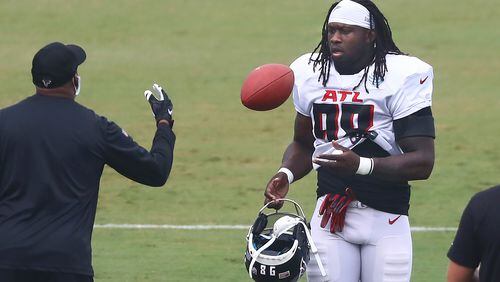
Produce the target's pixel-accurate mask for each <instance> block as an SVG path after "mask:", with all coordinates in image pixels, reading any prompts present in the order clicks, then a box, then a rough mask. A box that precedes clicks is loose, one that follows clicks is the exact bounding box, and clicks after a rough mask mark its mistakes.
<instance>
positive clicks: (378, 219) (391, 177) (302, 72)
mask: <svg viewBox="0 0 500 282" xmlns="http://www.w3.org/2000/svg"><path fill="white" fill-rule="evenodd" d="M291 68H292V69H293V71H294V74H295V84H294V89H293V100H294V104H295V109H296V111H297V115H296V118H295V128H294V137H293V141H292V142H291V144H290V145H289V146H288V148H287V149H286V151H285V153H284V156H283V161H282V165H281V168H280V169H279V170H278V172H277V173H276V174H275V175H274V176H273V177H272V178H271V180H270V181H269V183H268V185H267V187H266V190H265V201H266V202H269V201H273V203H272V206H273V207H274V208H277V209H278V208H280V206H281V204H282V203H281V202H280V201H278V199H280V198H284V197H285V196H286V194H287V193H288V189H289V185H290V184H291V183H292V182H293V181H294V180H297V179H300V178H302V177H304V176H305V175H306V174H308V173H309V172H310V171H311V170H312V169H313V168H314V169H315V170H316V171H317V179H318V181H317V190H316V192H317V204H316V209H315V211H314V214H313V216H312V220H311V229H312V230H311V231H312V236H313V240H314V242H315V243H316V245H317V247H318V249H319V253H320V256H321V260H322V261H323V263H324V266H325V268H326V270H327V272H328V277H329V280H330V281H342V282H358V281H360V280H361V281H363V282H370V281H410V274H411V265H412V240H411V233H410V225H409V222H408V209H409V200H410V185H408V181H410V180H421V179H427V178H428V177H429V176H430V174H431V171H432V168H433V165H434V138H435V130H434V120H433V116H432V111H431V96H432V88H433V87H432V80H433V71H432V67H431V66H430V65H428V64H427V63H425V62H423V61H421V60H419V59H418V58H416V57H412V56H409V55H406V54H404V53H403V52H402V51H400V50H399V48H398V47H397V46H396V44H395V43H394V41H393V39H392V34H391V29H390V27H389V24H388V21H387V19H386V18H385V17H384V15H383V14H382V13H381V12H380V10H379V9H378V8H377V7H376V6H375V4H374V3H373V2H371V1H369V0H342V1H340V2H336V3H334V4H333V5H332V6H331V7H330V9H329V11H328V13H327V16H326V19H325V22H324V24H323V28H322V38H321V41H320V42H319V44H318V45H317V47H316V48H315V49H314V50H313V52H312V53H310V54H305V55H303V56H301V57H299V58H298V59H296V60H295V61H294V62H293V63H292V64H291ZM315 264H316V261H315V260H311V261H310V263H309V265H308V267H307V276H308V279H309V281H320V279H321V275H320V271H319V268H318V266H317V265H315Z"/></svg>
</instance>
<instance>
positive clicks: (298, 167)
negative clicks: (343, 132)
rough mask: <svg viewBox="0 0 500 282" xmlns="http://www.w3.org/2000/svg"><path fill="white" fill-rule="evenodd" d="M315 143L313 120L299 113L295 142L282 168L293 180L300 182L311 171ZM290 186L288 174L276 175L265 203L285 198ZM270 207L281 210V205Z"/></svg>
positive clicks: (266, 192) (265, 194) (289, 146)
mask: <svg viewBox="0 0 500 282" xmlns="http://www.w3.org/2000/svg"><path fill="white" fill-rule="evenodd" d="M313 142H314V136H313V135H312V122H311V118H310V117H307V116H304V115H302V114H300V113H297V115H296V117H295V126H294V136H293V141H292V142H291V143H290V145H288V147H287V148H286V150H285V153H284V154H283V160H282V162H281V167H282V168H286V169H288V170H290V172H291V173H292V174H293V180H298V179H300V178H302V177H304V176H305V175H307V174H308V173H309V172H310V171H311V169H312V163H311V156H312V153H313V151H314V146H313ZM289 184H290V183H289V179H288V175H287V174H286V173H284V172H278V173H276V174H275V175H274V176H273V177H271V180H269V182H268V184H267V187H266V190H265V193H264V196H265V202H266V203H267V202H269V201H273V200H275V199H279V198H284V197H285V196H286V194H287V193H288V189H289ZM270 207H275V208H280V207H281V205H280V204H279V203H277V204H270Z"/></svg>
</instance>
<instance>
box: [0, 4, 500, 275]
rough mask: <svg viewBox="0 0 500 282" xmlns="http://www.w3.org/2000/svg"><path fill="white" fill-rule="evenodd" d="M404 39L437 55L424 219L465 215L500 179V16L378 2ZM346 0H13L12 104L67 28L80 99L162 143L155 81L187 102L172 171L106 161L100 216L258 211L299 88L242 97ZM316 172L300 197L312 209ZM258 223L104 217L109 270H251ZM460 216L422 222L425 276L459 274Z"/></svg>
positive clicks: (5, 15) (181, 109)
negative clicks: (148, 176) (165, 174)
mask: <svg viewBox="0 0 500 282" xmlns="http://www.w3.org/2000/svg"><path fill="white" fill-rule="evenodd" d="M376 3H377V4H378V5H379V7H380V8H381V10H382V11H383V12H384V14H385V15H386V17H387V18H388V19H389V22H390V23H391V27H392V29H393V33H394V37H395V40H396V42H397V43H398V45H399V47H400V48H401V49H402V50H404V51H406V52H408V53H411V54H412V55H416V56H418V57H420V58H421V59H423V60H424V61H426V62H428V63H430V64H432V65H433V66H434V72H435V80H434V86H435V91H434V104H433V112H434V116H435V120H436V126H437V135H438V137H437V139H436V152H437V156H436V164H435V169H434V172H433V175H432V177H431V179H430V180H428V181H420V182H414V183H413V190H412V202H411V209H410V221H411V224H412V225H413V226H446V227H455V226H457V224H458V220H459V218H460V214H461V212H462V210H463V208H464V206H465V204H466V202H467V201H468V200H469V198H470V197H471V196H472V195H473V194H474V193H475V192H477V191H480V190H482V189H485V188H487V187H489V186H492V185H494V184H497V183H499V182H500V174H499V173H498V169H499V168H500V154H499V153H498V149H499V145H498V144H497V143H496V142H497V138H498V137H499V136H500V135H499V132H500V123H498V119H499V117H500V115H499V112H500V99H498V93H497V92H499V91H500V81H499V80H498V73H500V61H499V60H498V50H500V29H499V28H498V26H499V25H500V20H499V19H498V17H497V14H498V4H497V3H496V1H493V0H478V1H472V2H471V1H452V0H443V1H431V0H422V1H397V0H384V1H377V2H376ZM330 4H331V2H330V1H324V0H317V1H300V0H276V1H265V0H256V1H242V0H240V1H231V0H218V1H196V0H183V1H181V0H176V1H174V0H168V1H153V0H149V1H99V0H89V1H85V2H83V1H74V0H72V1H62V0H60V1H55V0H54V1H51V0H41V1H24V0H21V1H14V0H4V1H1V2H0V34H1V35H2V36H1V37H0V62H1V63H0V73H1V75H0V85H1V86H2V94H1V95H0V108H2V107H5V106H7V105H10V104H13V103H15V102H16V101H18V100H20V99H22V98H23V97H26V96H28V95H31V94H32V93H33V86H32V84H31V75H30V68H31V60H32V58H33V55H34V54H35V52H36V51H37V50H38V49H39V48H40V47H42V46H43V45H45V44H47V43H49V42H52V41H62V42H65V43H77V44H80V45H82V46H83V47H84V48H85V49H86V51H87V55H88V57H87V61H86V62H85V64H84V65H82V66H81V67H80V69H79V72H80V74H81V76H82V82H83V83H82V94H81V97H79V98H78V101H79V102H80V103H82V104H84V105H86V106H88V107H90V108H93V109H94V110H96V112H98V113H100V114H102V115H105V116H107V117H108V118H110V119H111V120H114V121H115V122H117V123H118V124H119V125H121V126H122V127H123V128H124V129H125V130H127V132H128V133H129V134H130V135H132V136H133V137H134V139H135V140H136V141H137V142H138V143H140V144H142V145H144V146H145V147H149V145H150V143H151V138H152V136H153V134H154V123H153V119H152V117H151V113H150V110H149V105H148V104H147V103H146V102H145V101H144V98H143V96H142V92H143V91H144V89H146V88H147V87H149V86H150V85H151V83H152V82H153V81H157V82H159V83H160V84H163V86H165V87H166V89H167V90H168V92H169V95H170V96H171V98H172V100H173V102H174V104H175V118H176V122H175V132H176V134H177V144H176V148H175V161H174V168H173V170H172V174H171V178H170V179H169V182H168V183H167V185H165V187H164V188H163V189H155V188H148V187H144V186H142V185H138V184H136V183H133V182H132V181H129V180H127V179H124V178H123V177H121V176H120V175H119V174H117V173H116V172H114V171H112V170H110V169H106V170H105V172H104V175H103V178H102V182H101V192H100V200H99V207H98V212H97V218H96V223H98V224H105V223H131V224H182V225H191V224H229V225H230V224H248V225H249V224H251V223H252V221H253V220H254V217H255V215H256V212H257V210H258V208H260V205H261V204H262V201H263V195H262V194H263V189H264V186H265V184H266V183H267V180H268V178H269V177H270V176H272V175H273V174H274V173H275V171H276V170H277V169H278V168H279V165H280V161H281V156H282V152H283V150H284V148H285V147H286V145H287V144H288V143H289V141H290V140H291V135H292V125H293V117H294V115H295V112H294V108H293V105H292V103H291V101H288V102H287V103H286V104H284V105H283V106H282V107H280V108H278V109H276V110H273V111H270V112H252V111H249V110H247V109H245V108H244V107H243V106H242V105H241V104H240V101H239V91H240V86H241V83H242V81H243V79H244V77H245V76H246V75H247V73H248V72H249V71H250V70H252V69H253V68H254V67H256V66H258V65H261V64H265V63H271V62H275V63H284V64H289V63H290V62H291V61H292V60H293V59H294V58H296V57H298V56H299V55H301V54H303V53H306V52H310V51H311V50H312V49H313V47H314V46H316V44H317V42H318V41H319V37H320V29H321V25H322V23H323V20H324V16H325V13H326V10H327V8H328V7H329V5H330ZM314 191H315V175H313V174H311V175H309V176H308V177H306V178H305V179H303V180H301V181H299V182H297V183H296V184H294V185H293V186H292V191H291V193H290V197H291V198H293V199H296V200H298V201H299V202H300V203H302V204H303V207H304V209H305V211H306V213H307V214H308V215H310V214H311V212H312V209H313V204H314V203H315V193H314ZM245 234H246V231H244V230H210V231H201V230H199V231H187V230H123V229H96V230H95V231H94V239H93V247H94V268H95V272H96V276H95V280H96V281H97V282H105V281H106V282H111V281H147V282H153V281H247V280H248V279H247V277H246V274H245V269H244V266H243V253H244V248H245V242H244V235H245ZM453 236H454V233H452V232H434V233H414V234H413V237H414V263H413V276H412V277H413V278H412V281H443V280H444V277H445V271H446V265H447V259H446V251H447V249H448V247H449V245H450V243H451V240H452V239H453Z"/></svg>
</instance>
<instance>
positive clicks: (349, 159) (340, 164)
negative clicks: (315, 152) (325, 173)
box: [313, 142, 359, 176]
mask: <svg viewBox="0 0 500 282" xmlns="http://www.w3.org/2000/svg"><path fill="white" fill-rule="evenodd" d="M332 144H333V147H334V148H335V149H336V150H340V151H342V154H322V155H319V156H318V157H316V158H314V159H313V162H314V163H315V164H318V165H320V166H322V167H325V168H329V169H333V170H335V174H338V175H340V176H351V175H355V174H356V171H357V170H358V167H359V156H358V154H356V153H354V152H353V151H351V150H349V149H348V148H346V147H343V146H341V145H339V144H337V143H336V142H332Z"/></svg>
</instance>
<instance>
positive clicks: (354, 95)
mask: <svg viewBox="0 0 500 282" xmlns="http://www.w3.org/2000/svg"><path fill="white" fill-rule="evenodd" d="M310 56H311V54H305V55H303V56H301V57H299V58H298V59H296V60H295V61H294V62H293V63H292V64H291V65H290V67H291V69H292V70H293V72H294V75H295V84H294V88H293V101H294V104H295V109H296V110H297V112H299V113H300V114H302V115H304V116H308V117H310V118H311V120H312V123H313V124H312V125H313V134H314V137H315V138H316V140H315V142H314V147H315V152H314V155H313V156H316V155H318V154H321V153H325V152H331V151H332V150H333V147H332V146H331V145H330V142H331V141H332V140H336V141H337V142H338V143H339V144H341V145H343V146H345V147H348V148H353V147H354V146H356V145H357V144H359V143H360V142H362V141H364V139H362V140H358V142H355V143H352V142H353V141H352V140H350V139H349V138H347V137H348V136H349V134H350V133H353V132H376V134H374V136H376V138H374V139H373V141H374V142H375V143H377V144H378V145H379V146H380V147H381V148H382V149H384V150H385V151H387V152H388V153H389V154H391V155H397V154H402V151H401V148H400V147H399V146H398V145H397V143H396V141H395V136H394V130H393V121H394V120H397V119H401V118H404V117H406V116H408V115H410V114H412V113H415V112H417V111H419V110H421V109H423V108H426V107H430V106H431V102H432V101H431V99H432V80H433V71H432V67H431V66H430V65H428V64H427V63H425V62H423V61H421V60H420V59H418V58H415V57H411V56H405V55H387V56H386V63H387V72H386V73H385V78H384V81H382V82H381V83H380V84H379V87H378V88H377V87H376V86H375V85H374V84H373V69H374V65H373V64H372V65H371V66H370V68H369V71H368V81H367V83H366V88H368V92H367V91H366V89H365V84H364V81H363V82H362V83H361V84H360V85H359V86H358V87H357V88H356V89H355V90H353V88H354V87H355V86H356V85H358V83H359V82H360V80H361V78H362V77H363V73H364V70H362V71H360V72H359V73H357V74H353V75H340V74H339V73H338V72H337V71H336V69H335V67H334V66H333V63H332V66H331V70H330V77H329V80H328V83H327V85H326V87H324V86H323V84H322V80H321V81H318V78H319V74H320V72H319V66H318V67H317V68H316V72H314V71H313V63H312V62H311V63H309V58H310ZM315 168H316V169H317V166H315Z"/></svg>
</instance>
